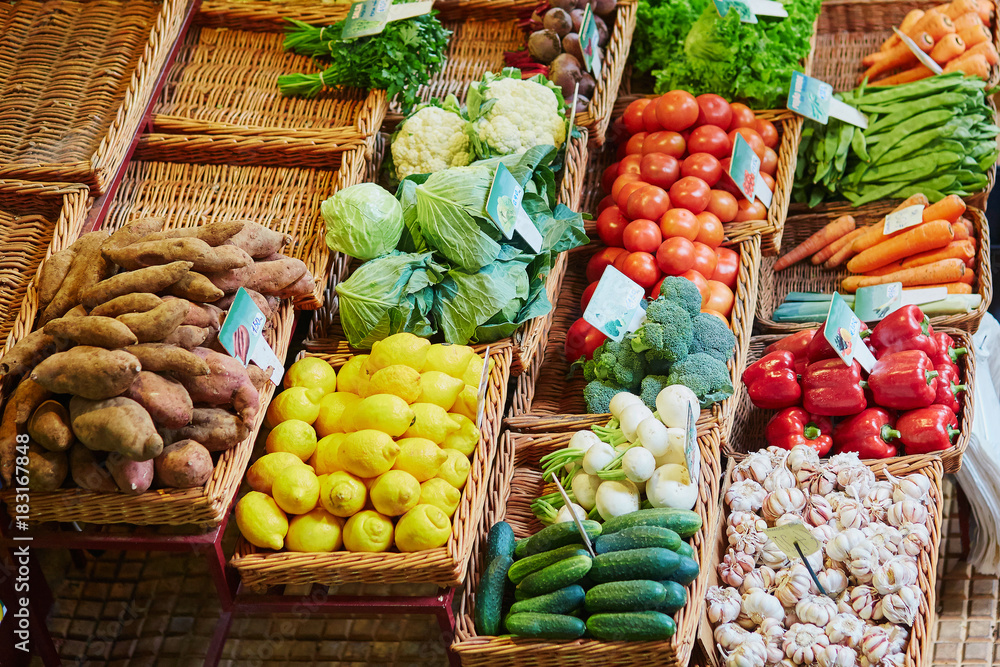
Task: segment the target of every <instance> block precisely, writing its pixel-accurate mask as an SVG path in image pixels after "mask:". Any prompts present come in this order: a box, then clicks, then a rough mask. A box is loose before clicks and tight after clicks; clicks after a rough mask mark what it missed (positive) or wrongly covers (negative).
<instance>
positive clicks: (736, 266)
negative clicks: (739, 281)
mask: <svg viewBox="0 0 1000 667" xmlns="http://www.w3.org/2000/svg"><path fill="white" fill-rule="evenodd" d="M715 255H716V257H718V258H719V261H718V262H717V263H716V265H715V273H713V274H712V280H717V281H719V282H720V283H723V284H724V285H726V286H727V287H729V288H730V289H736V278H737V276H739V273H740V254H739V253H738V252H736V251H734V250H730V249H729V248H716V249H715Z"/></svg>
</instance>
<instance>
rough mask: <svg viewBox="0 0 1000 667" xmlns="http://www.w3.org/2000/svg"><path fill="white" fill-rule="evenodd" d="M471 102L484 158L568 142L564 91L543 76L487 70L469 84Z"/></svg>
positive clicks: (478, 145) (476, 140) (476, 136)
mask: <svg viewBox="0 0 1000 667" xmlns="http://www.w3.org/2000/svg"><path fill="white" fill-rule="evenodd" d="M468 103H469V116H470V118H471V120H472V123H473V133H474V143H475V149H476V152H477V154H479V156H480V157H483V158H487V157H495V156H500V155H512V154H515V153H523V152H524V151H526V150H528V149H529V148H531V147H533V146H539V145H552V146H555V147H556V148H559V147H560V146H562V145H563V143H564V142H565V141H566V129H567V128H566V109H565V102H564V101H563V99H562V92H561V91H560V90H559V89H558V88H556V87H555V86H554V84H552V83H551V82H550V81H548V80H547V79H545V77H543V76H541V75H539V76H535V77H532V78H530V79H524V80H522V79H521V74H520V72H519V71H518V70H516V69H505V70H504V71H503V74H501V75H499V76H497V75H494V74H490V73H487V74H486V75H485V76H484V77H483V80H482V81H481V82H477V83H474V84H472V85H471V86H470V87H469V99H468Z"/></svg>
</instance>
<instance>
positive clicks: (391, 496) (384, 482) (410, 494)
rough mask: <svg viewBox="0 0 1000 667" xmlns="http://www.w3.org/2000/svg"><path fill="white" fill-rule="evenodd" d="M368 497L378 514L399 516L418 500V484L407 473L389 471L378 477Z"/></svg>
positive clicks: (414, 478) (411, 507) (415, 479)
mask: <svg viewBox="0 0 1000 667" xmlns="http://www.w3.org/2000/svg"><path fill="white" fill-rule="evenodd" d="M368 495H369V496H371V499H372V505H374V506H375V510H376V511H377V512H378V513H379V514H385V515H386V516H400V515H402V514H406V513H407V512H408V511H410V510H411V509H413V507H414V506H415V505H416V504H417V502H418V501H419V500H420V482H418V481H417V478H416V477H414V476H413V475H411V474H410V473H408V472H403V471H402V470H390V471H389V472H387V473H385V474H382V475H379V476H378V479H376V480H375V483H374V484H372V486H371V489H369V490H368Z"/></svg>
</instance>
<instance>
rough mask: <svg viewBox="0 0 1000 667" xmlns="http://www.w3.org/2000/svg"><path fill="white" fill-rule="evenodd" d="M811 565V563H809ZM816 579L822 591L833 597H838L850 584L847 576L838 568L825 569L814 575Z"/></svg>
mask: <svg viewBox="0 0 1000 667" xmlns="http://www.w3.org/2000/svg"><path fill="white" fill-rule="evenodd" d="M810 565H812V563H810ZM816 578H817V579H819V583H820V584H822V586H823V590H825V591H826V592H827V593H829V594H830V595H833V596H834V597H836V596H838V595H840V594H841V593H843V592H844V591H845V590H847V586H848V584H849V583H850V580H849V579H848V578H847V575H846V574H845V573H844V571H843V570H841V569H840V568H827V569H825V570H820V571H819V572H817V573H816Z"/></svg>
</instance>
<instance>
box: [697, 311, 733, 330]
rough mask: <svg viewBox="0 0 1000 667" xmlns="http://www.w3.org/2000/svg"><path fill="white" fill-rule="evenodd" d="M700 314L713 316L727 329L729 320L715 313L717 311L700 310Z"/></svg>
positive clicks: (717, 312)
mask: <svg viewBox="0 0 1000 667" xmlns="http://www.w3.org/2000/svg"><path fill="white" fill-rule="evenodd" d="M701 312H703V313H705V314H706V315H715V316H716V317H718V318H719V319H720V320H722V323H723V324H725V325H726V326H727V327H728V326H729V318H727V317H726V316H725V315H723V314H722V313H720V312H719V311H717V310H708V309H707V308H702V309H701ZM730 328H732V327H730Z"/></svg>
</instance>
